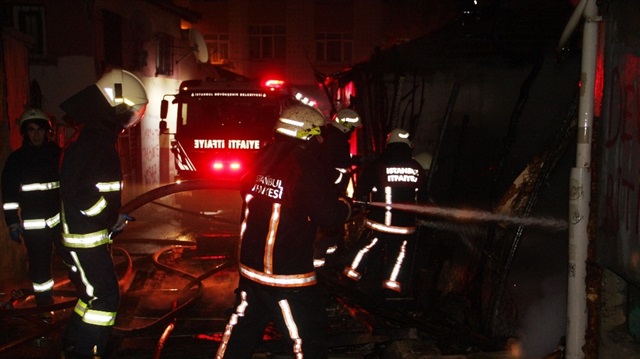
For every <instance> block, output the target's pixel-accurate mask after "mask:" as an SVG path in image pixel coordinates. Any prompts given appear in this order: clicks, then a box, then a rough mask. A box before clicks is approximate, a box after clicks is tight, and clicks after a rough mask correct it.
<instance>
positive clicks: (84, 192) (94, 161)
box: [60, 69, 148, 358]
mask: <svg viewBox="0 0 640 359" xmlns="http://www.w3.org/2000/svg"><path fill="white" fill-rule="evenodd" d="M147 102H148V100H147V94H146V91H145V88H144V86H143V85H142V82H141V81H140V80H139V79H138V78H137V77H136V76H135V75H133V74H132V73H130V72H128V71H125V70H121V69H114V70H111V71H108V72H107V73H105V74H104V75H103V76H102V77H101V78H100V79H99V80H98V81H97V82H96V83H95V84H93V85H90V86H88V87H86V88H85V89H83V90H81V91H79V92H78V93H76V94H74V95H73V96H71V97H70V98H68V99H67V100H65V101H64V102H63V103H62V104H61V105H60V108H61V109H62V110H63V111H64V112H65V113H66V115H67V116H68V117H69V118H70V119H72V120H73V121H74V122H76V123H78V124H80V127H81V128H80V130H79V133H78V135H77V137H76V138H75V139H74V140H72V141H71V142H70V143H69V144H68V145H67V146H66V148H65V149H64V151H63V154H62V161H61V167H60V196H61V200H62V218H61V219H62V239H63V243H64V245H65V246H66V247H67V248H68V249H69V250H70V253H71V256H72V258H73V260H74V262H75V265H76V266H77V267H78V269H79V270H80V273H81V274H82V286H81V289H82V290H79V292H80V295H79V299H78V302H77V303H76V306H75V308H74V313H72V315H71V318H70V319H69V323H68V325H67V328H66V331H65V335H64V338H63V344H64V346H65V348H64V353H65V355H66V356H67V358H69V357H72V358H95V357H100V356H102V355H103V354H104V353H105V347H106V344H107V341H108V338H109V335H110V333H111V331H112V329H113V324H114V322H115V319H116V312H117V309H118V305H119V302H120V292H119V287H118V279H117V277H116V271H115V267H114V264H113V261H112V258H111V243H112V240H113V236H115V235H116V234H118V233H120V232H121V231H122V230H123V229H124V226H125V224H126V223H127V220H130V219H131V217H129V216H128V215H126V214H119V213H118V211H119V209H120V206H121V193H122V172H121V167H120V157H119V155H118V152H117V149H116V143H117V140H118V135H119V134H120V133H122V132H123V131H124V130H125V129H128V128H131V127H133V126H135V125H136V124H137V123H138V122H140V121H141V120H142V117H143V116H144V111H145V109H146V106H147Z"/></svg>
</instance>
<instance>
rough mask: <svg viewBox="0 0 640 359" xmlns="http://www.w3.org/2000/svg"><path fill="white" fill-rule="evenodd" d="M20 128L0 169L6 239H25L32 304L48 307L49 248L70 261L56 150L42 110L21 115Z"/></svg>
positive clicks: (50, 282)
mask: <svg viewBox="0 0 640 359" xmlns="http://www.w3.org/2000/svg"><path fill="white" fill-rule="evenodd" d="M19 126H20V133H21V134H22V136H23V140H22V146H21V147H20V148H19V149H17V150H16V151H15V152H13V153H11V154H10V155H9V157H8V158H7V162H6V163H5V166H4V169H3V171H2V203H3V205H2V208H3V210H4V218H5V221H6V223H7V226H8V227H9V234H10V237H11V239H13V240H14V241H16V242H17V243H20V242H21V238H22V239H23V240H24V245H25V248H26V250H27V259H28V262H29V278H30V280H31V282H32V287H33V293H34V297H35V300H36V304H37V305H38V306H47V305H50V304H53V302H54V299H53V285H54V280H53V276H52V273H51V265H52V251H53V249H54V248H55V250H56V252H57V253H58V255H60V257H61V258H62V259H63V261H64V262H65V263H68V264H70V263H71V261H70V257H69V256H68V253H66V252H65V251H64V247H63V246H62V243H61V238H60V227H59V226H58V224H59V223H60V195H59V187H60V182H59V178H58V161H59V158H60V147H58V145H57V144H56V143H55V142H53V141H51V140H50V139H49V135H50V133H51V122H50V120H49V117H48V116H47V115H46V114H45V113H44V112H43V111H42V110H40V109H38V108H29V109H27V110H26V111H24V113H23V114H22V116H20V119H19ZM42 314H43V315H44V314H50V313H46V312H43V313H42Z"/></svg>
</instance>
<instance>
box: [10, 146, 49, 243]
mask: <svg viewBox="0 0 640 359" xmlns="http://www.w3.org/2000/svg"><path fill="white" fill-rule="evenodd" d="M59 157H60V147H58V145H57V144H55V143H54V142H50V141H47V142H45V143H44V144H42V145H41V146H38V147H35V146H30V145H27V144H25V145H23V146H22V147H20V148H19V149H17V150H16V151H14V152H12V153H11V154H10V155H9V157H8V158H7V161H6V163H5V165H4V169H3V171H2V204H3V210H4V218H5V221H6V222H7V225H11V224H14V223H22V221H21V220H20V217H22V220H23V221H24V223H23V226H24V227H25V230H27V231H28V230H30V229H44V228H53V227H55V226H56V225H57V224H58V223H59V222H60V216H59V213H60V197H59V187H60V182H59V181H58V160H59ZM18 209H19V210H20V216H19V213H18Z"/></svg>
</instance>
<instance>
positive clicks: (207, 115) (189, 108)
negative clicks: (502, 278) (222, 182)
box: [160, 77, 297, 179]
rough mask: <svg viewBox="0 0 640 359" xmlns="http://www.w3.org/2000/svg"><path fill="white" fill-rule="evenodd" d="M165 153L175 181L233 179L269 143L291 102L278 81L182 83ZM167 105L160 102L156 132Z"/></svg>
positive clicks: (163, 126)
mask: <svg viewBox="0 0 640 359" xmlns="http://www.w3.org/2000/svg"><path fill="white" fill-rule="evenodd" d="M166 96H173V98H174V99H173V102H172V103H173V104H176V105H177V116H176V131H175V134H174V136H173V139H172V141H171V151H172V153H173V155H174V164H175V168H176V170H177V178H176V179H203V178H221V177H224V178H232V179H233V178H239V177H240V176H241V175H242V174H243V173H245V172H246V170H247V169H248V165H249V164H250V162H251V159H252V158H253V156H254V155H255V153H256V152H257V150H258V149H260V148H261V147H262V146H263V145H264V144H265V143H266V142H267V141H269V140H270V139H271V137H272V129H273V126H274V125H275V121H276V120H277V119H278V116H279V114H280V111H281V109H282V108H283V107H284V106H287V105H289V104H290V103H292V102H295V101H297V100H296V99H295V98H294V96H292V94H291V88H290V86H288V85H287V84H285V83H284V82H283V81H281V80H268V81H262V82H261V81H255V80H252V79H249V78H245V77H236V78H230V79H223V80H188V81H183V82H182V83H181V85H180V90H179V92H178V93H177V94H175V95H165V97H166ZM167 109H168V101H167V100H164V99H163V100H162V106H161V111H160V112H161V113H160V117H161V119H162V120H163V121H162V122H161V131H164V130H165V129H166V122H164V119H166V116H167Z"/></svg>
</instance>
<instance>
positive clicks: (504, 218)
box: [354, 201, 568, 232]
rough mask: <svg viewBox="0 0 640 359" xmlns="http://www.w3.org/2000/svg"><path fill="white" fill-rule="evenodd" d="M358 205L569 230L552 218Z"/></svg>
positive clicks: (417, 206) (401, 205) (415, 206)
mask: <svg viewBox="0 0 640 359" xmlns="http://www.w3.org/2000/svg"><path fill="white" fill-rule="evenodd" d="M354 203H356V204H360V205H364V206H371V207H383V208H390V209H395V210H399V211H406V212H412V213H417V214H426V215H432V216H437V217H444V218H454V219H456V220H457V221H468V222H498V223H502V224H507V223H510V224H515V225H519V226H529V227H541V228H545V229H548V230H552V231H557V232H560V231H564V230H567V228H568V224H567V221H565V220H561V219H557V218H550V217H521V216H513V215H507V214H502V213H493V212H490V211H483V210H478V209H461V208H446V207H439V206H435V205H420V204H405V203H393V204H387V203H383V202H366V201H354Z"/></svg>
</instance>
